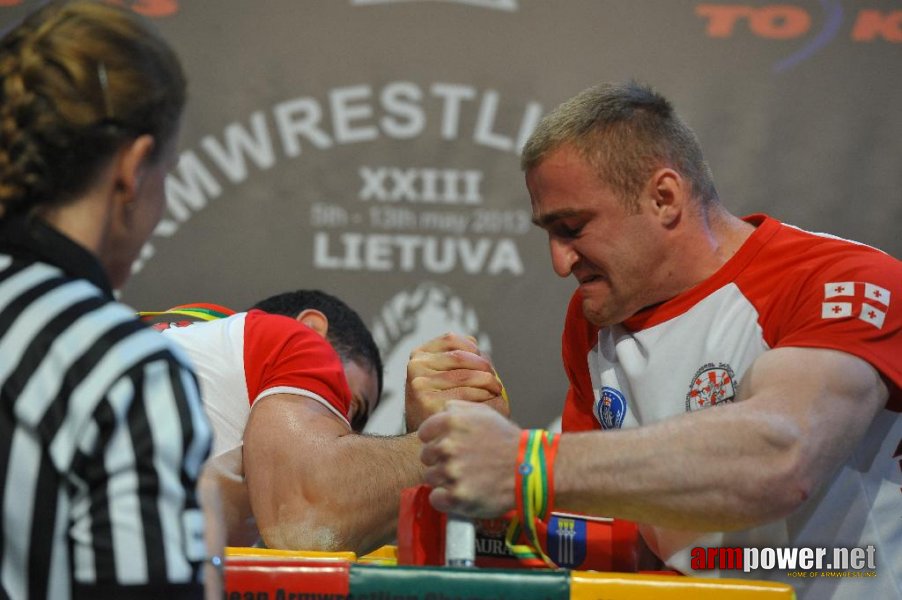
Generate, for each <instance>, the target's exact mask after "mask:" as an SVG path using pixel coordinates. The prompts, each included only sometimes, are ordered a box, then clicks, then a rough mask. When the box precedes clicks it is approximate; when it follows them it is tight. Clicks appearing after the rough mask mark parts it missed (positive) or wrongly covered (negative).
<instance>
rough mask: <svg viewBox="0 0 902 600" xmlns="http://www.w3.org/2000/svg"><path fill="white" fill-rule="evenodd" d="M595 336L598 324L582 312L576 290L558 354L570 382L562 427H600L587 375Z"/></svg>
mask: <svg viewBox="0 0 902 600" xmlns="http://www.w3.org/2000/svg"><path fill="white" fill-rule="evenodd" d="M597 340H598V327H595V326H594V325H592V324H591V323H589V322H588V321H587V320H586V318H585V317H584V316H583V309H582V296H581V295H580V293H579V292H578V291H577V292H575V293H574V294H573V297H572V298H571V299H570V305H569V306H568V307H567V319H566V321H565V322H564V335H563V337H562V339H561V357H562V358H563V361H564V371H566V373H567V379H568V380H569V382H570V388H569V389H568V390H567V400H566V402H565V403H564V414H563V417H562V419H561V430H562V431H589V430H592V429H600V428H601V427H600V425H599V423H598V421H597V420H596V419H595V415H594V413H593V406H594V404H595V393H594V392H593V391H592V378H591V376H590V375H589V351H590V350H592V348H594V347H595V344H596V343H597Z"/></svg>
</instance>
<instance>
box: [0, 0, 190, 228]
mask: <svg viewBox="0 0 902 600" xmlns="http://www.w3.org/2000/svg"><path fill="white" fill-rule="evenodd" d="M185 88H186V84H185V77H184V74H183V72H182V68H181V65H180V64H179V61H178V58H177V57H176V55H175V53H174V52H173V51H172V49H171V48H170V47H169V45H168V44H167V43H166V42H165V41H164V40H163V38H162V37H161V36H160V35H159V34H158V33H157V32H156V31H154V29H153V28H152V27H151V26H150V24H149V23H148V22H146V21H145V20H144V19H143V18H141V17H139V16H138V15H136V14H135V13H134V12H133V11H131V10H129V9H126V8H121V7H117V6H114V5H112V4H110V3H106V2H90V1H87V0H76V1H71V2H51V3H49V4H47V5H46V6H44V7H43V8H41V9H39V10H37V11H36V12H34V13H32V14H30V15H29V16H28V17H26V18H25V20H24V21H23V22H22V23H21V24H19V25H18V26H16V27H14V28H13V29H11V30H9V31H8V32H6V33H5V34H4V35H3V36H2V39H0V217H2V216H4V215H8V214H11V213H22V212H29V211H31V210H32V209H33V208H35V207H36V206H39V205H54V204H56V205H58V204H63V203H65V202H66V201H67V200H69V199H72V198H75V197H77V196H78V195H79V194H80V193H83V192H84V191H85V190H87V189H88V187H90V185H91V184H92V182H93V181H94V178H95V177H96V176H97V175H98V173H99V171H100V169H101V168H102V166H103V164H104V163H105V161H107V160H109V159H110V158H111V157H112V156H113V154H114V153H115V152H116V150H117V149H118V148H119V147H120V146H121V145H122V144H123V143H126V142H127V141H129V140H131V139H134V138H137V137H138V136H140V135H144V134H149V135H151V136H153V138H154V141H155V144H154V154H153V157H154V158H156V157H158V156H159V150H160V149H161V148H163V147H164V146H165V145H166V142H167V141H168V140H169V139H170V138H171V136H172V135H173V134H174V133H175V132H176V130H177V129H178V121H179V117H180V115H181V112H182V109H183V107H184V104H185Z"/></svg>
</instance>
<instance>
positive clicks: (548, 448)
mask: <svg viewBox="0 0 902 600" xmlns="http://www.w3.org/2000/svg"><path fill="white" fill-rule="evenodd" d="M559 442H560V436H559V435H556V434H549V433H548V432H547V431H545V430H544V429H527V430H524V431H522V432H521V433H520V445H519V448H518V452H517V472H516V474H515V477H514V497H515V500H516V507H517V508H516V510H517V512H516V516H515V517H514V518H513V519H512V520H511V522H510V525H509V526H508V528H507V535H506V536H505V541H506V542H507V546H508V548H509V549H510V551H511V552H512V553H513V554H514V556H516V557H517V558H518V559H519V560H520V561H521V562H523V563H524V564H527V565H529V566H538V567H543V566H548V567H551V568H556V567H557V565H556V564H555V563H554V562H553V561H552V560H551V559H550V558H548V555H547V554H545V552H544V551H543V550H542V543H541V540H542V538H543V537H545V535H546V533H547V529H548V527H547V524H546V523H545V521H546V519H547V518H548V517H549V516H550V515H551V510H552V505H553V499H554V458H555V455H556V454H557V449H558V443H559ZM523 537H525V538H526V543H525V544H520V543H518V541H519V540H520V539H521V538H523Z"/></svg>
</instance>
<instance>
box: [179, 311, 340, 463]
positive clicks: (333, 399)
mask: <svg viewBox="0 0 902 600" xmlns="http://www.w3.org/2000/svg"><path fill="white" fill-rule="evenodd" d="M162 334H163V335H165V336H168V337H169V338H170V339H171V340H173V341H175V342H176V343H178V344H179V346H181V347H182V348H183V349H184V350H185V351H186V352H187V354H188V355H189V357H190V358H191V361H192V362H193V363H194V367H195V371H196V372H197V376H198V379H199V380H200V388H201V394H202V396H203V402H204V408H205V409H206V411H207V416H208V418H209V419H210V422H211V424H212V425H213V433H214V435H213V452H212V454H211V457H215V456H218V455H220V454H222V453H224V452H227V451H229V450H232V449H233V448H236V447H238V446H240V445H241V443H242V439H243V437H244V426H245V425H246V424H247V419H248V416H249V415H250V412H251V407H252V406H253V405H254V403H256V402H259V401H260V400H261V399H263V398H266V397H267V396H272V395H274V394H294V395H297V396H304V397H306V398H311V399H313V400H316V401H317V402H320V403H321V404H322V405H323V406H325V407H326V408H328V409H329V410H331V411H332V412H333V413H335V415H336V416H337V417H338V418H339V419H341V420H342V421H344V422H345V423H346V424H348V428H349V429H350V424H349V423H348V410H349V409H350V406H351V392H350V389H349V388H348V384H347V381H346V380H345V374H344V368H343V366H342V363H341V359H340V358H339V357H338V354H337V353H336V352H335V350H334V349H333V348H332V346H331V345H330V344H329V342H328V341H326V340H325V339H324V338H323V337H322V336H321V335H319V334H318V333H317V332H316V331H314V330H313V329H311V328H309V327H307V326H306V325H304V324H302V323H300V322H298V321H297V320H295V319H292V318H290V317H286V316H282V315H273V314H269V313H265V312H262V311H259V310H252V311H250V312H244V313H238V314H235V315H232V316H230V317H227V318H225V319H217V320H214V321H207V322H202V323H193V324H191V325H189V326H187V327H174V328H170V329H166V330H164V331H163V332H162Z"/></svg>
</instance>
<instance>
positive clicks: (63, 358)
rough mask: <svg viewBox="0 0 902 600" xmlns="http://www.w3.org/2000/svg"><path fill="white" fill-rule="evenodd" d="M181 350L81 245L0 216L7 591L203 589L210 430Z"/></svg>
mask: <svg viewBox="0 0 902 600" xmlns="http://www.w3.org/2000/svg"><path fill="white" fill-rule="evenodd" d="M178 352H179V351H178V350H176V349H173V347H172V346H171V345H170V344H169V343H168V342H167V340H166V338H164V337H163V336H161V335H159V333H157V332H155V331H153V330H151V329H148V328H146V327H145V326H144V325H142V324H141V323H140V322H139V321H138V320H137V319H136V318H135V315H134V311H132V310H131V309H129V308H127V307H126V306H124V305H122V304H120V303H118V302H116V301H115V300H114V299H113V296H112V293H111V291H110V289H109V284H108V283H107V279H106V277H105V275H104V273H103V270H102V268H101V267H100V265H99V264H98V262H97V261H96V260H95V259H94V257H93V256H92V255H91V254H90V253H88V252H87V251H86V250H85V249H83V248H82V247H80V246H78V245H77V244H75V243H73V242H72V241H70V240H69V239H68V238H66V237H64V236H62V235H61V234H59V233H58V232H56V231H55V230H53V229H52V228H50V227H49V226H47V225H46V224H43V223H42V222H40V221H38V220H31V221H26V220H25V219H21V218H19V219H13V218H7V219H3V220H0V401H2V402H0V406H2V411H0V485H2V488H0V503H2V507H3V519H2V522H0V531H2V536H0V539H2V546H0V592H5V594H4V595H2V596H0V597H9V598H13V599H18V598H52V599H54V600H57V599H66V598H70V597H75V598H80V597H84V598H89V597H90V598H104V597H116V598H151V597H153V598H157V597H161V598H166V599H167V600H174V599H176V598H182V597H185V598H197V597H201V595H202V587H201V579H200V573H201V570H202V569H201V566H202V561H203V558H204V555H205V548H204V544H203V519H202V515H201V512H200V509H199V508H198V502H197V498H196V495H195V494H196V492H195V485H196V482H197V478H198V475H199V472H200V468H201V465H202V463H203V461H204V460H205V458H206V456H207V453H208V452H209V446H210V438H211V433H210V428H209V425H208V424H207V421H206V418H205V416H204V413H203V409H202V405H201V402H200V396H199V391H198V387H197V383H196V380H195V378H194V375H193V373H192V372H191V370H190V368H189V367H188V366H187V362H186V361H185V359H184V358H183V357H182V355H181V354H179V353H178ZM122 586H130V587H127V588H126V587H122ZM132 586H133V587H132Z"/></svg>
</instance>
